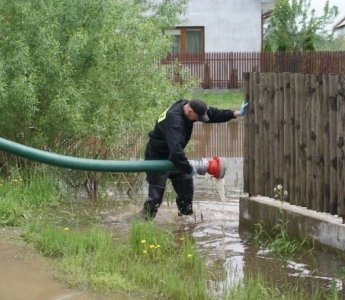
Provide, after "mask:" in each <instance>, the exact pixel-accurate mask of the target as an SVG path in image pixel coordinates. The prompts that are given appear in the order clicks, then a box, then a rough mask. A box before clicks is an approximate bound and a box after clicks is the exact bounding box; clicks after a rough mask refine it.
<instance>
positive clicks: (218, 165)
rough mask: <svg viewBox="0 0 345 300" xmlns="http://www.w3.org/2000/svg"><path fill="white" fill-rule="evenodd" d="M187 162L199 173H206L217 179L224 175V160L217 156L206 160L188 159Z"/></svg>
mask: <svg viewBox="0 0 345 300" xmlns="http://www.w3.org/2000/svg"><path fill="white" fill-rule="evenodd" d="M189 163H190V164H191V165H192V166H193V168H194V169H195V171H196V172H197V173H198V174H199V175H205V174H206V173H208V174H210V175H212V176H214V177H215V178H217V179H221V178H223V177H224V175H225V171H226V164H225V161H224V160H223V159H221V158H219V157H218V156H214V157H213V158H212V159H210V160H208V161H207V160H206V159H205V158H201V159H198V160H190V161H189Z"/></svg>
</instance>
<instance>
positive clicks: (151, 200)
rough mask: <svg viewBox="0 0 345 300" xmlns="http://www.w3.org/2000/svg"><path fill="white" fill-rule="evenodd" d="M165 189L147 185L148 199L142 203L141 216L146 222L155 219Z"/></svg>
mask: <svg viewBox="0 0 345 300" xmlns="http://www.w3.org/2000/svg"><path fill="white" fill-rule="evenodd" d="M164 191H165V188H162V187H159V186H156V185H151V184H150V185H149V194H148V198H147V200H146V201H145V203H144V208H143V216H144V218H145V219H146V220H152V219H154V218H155V216H156V214H157V211H158V208H159V207H160V206H161V204H162V201H163V195H164Z"/></svg>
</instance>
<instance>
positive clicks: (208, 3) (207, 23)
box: [178, 0, 270, 52]
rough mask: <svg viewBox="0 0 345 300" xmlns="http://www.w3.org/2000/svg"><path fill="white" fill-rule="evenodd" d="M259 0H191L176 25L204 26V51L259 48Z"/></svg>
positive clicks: (234, 50)
mask: <svg viewBox="0 0 345 300" xmlns="http://www.w3.org/2000/svg"><path fill="white" fill-rule="evenodd" d="M262 2H267V1H262V0H190V2H189V4H188V10H187V12H186V14H185V15H184V16H183V17H182V21H181V23H180V24H178V25H179V26H204V28H205V52H231V51H233V52H237V51H239V52H245V51H246V52H247V51H261V9H262V4H263V3H262ZM268 2H270V1H268Z"/></svg>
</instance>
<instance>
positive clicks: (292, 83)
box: [289, 74, 297, 204]
mask: <svg viewBox="0 0 345 300" xmlns="http://www.w3.org/2000/svg"><path fill="white" fill-rule="evenodd" d="M296 78H297V76H296V74H293V75H291V76H290V122H291V133H290V134H291V137H290V140H291V144H290V153H291V157H290V169H291V171H290V178H289V179H290V189H289V202H290V203H291V204H295V203H296V195H295V194H296V185H295V183H296V164H295V162H296V151H295V149H296V144H295V143H296V137H295V135H296V116H295V113H296V110H295V106H296Z"/></svg>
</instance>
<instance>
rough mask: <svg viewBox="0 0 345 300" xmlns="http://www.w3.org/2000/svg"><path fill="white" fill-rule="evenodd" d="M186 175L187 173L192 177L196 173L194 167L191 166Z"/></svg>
mask: <svg viewBox="0 0 345 300" xmlns="http://www.w3.org/2000/svg"><path fill="white" fill-rule="evenodd" d="M188 175H189V176H190V177H193V176H195V175H196V171H195V168H194V167H193V168H192V172H190V173H188Z"/></svg>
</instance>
